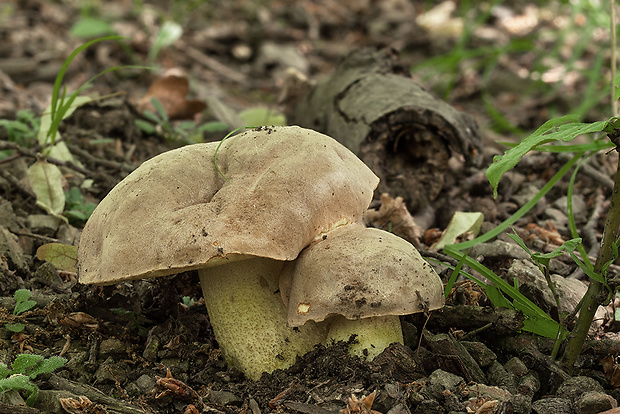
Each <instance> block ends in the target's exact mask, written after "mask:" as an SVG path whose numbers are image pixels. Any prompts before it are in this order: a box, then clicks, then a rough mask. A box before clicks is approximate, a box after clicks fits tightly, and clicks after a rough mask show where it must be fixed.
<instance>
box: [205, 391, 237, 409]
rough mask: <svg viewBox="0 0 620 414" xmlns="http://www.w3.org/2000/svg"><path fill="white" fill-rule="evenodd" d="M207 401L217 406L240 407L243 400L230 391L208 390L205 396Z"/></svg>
mask: <svg viewBox="0 0 620 414" xmlns="http://www.w3.org/2000/svg"><path fill="white" fill-rule="evenodd" d="M207 397H208V399H209V401H211V402H212V403H214V404H218V405H241V404H242V403H243V399H242V398H240V397H239V396H237V395H236V394H233V393H232V392H230V391H215V390H210V391H209V393H208V394H207Z"/></svg>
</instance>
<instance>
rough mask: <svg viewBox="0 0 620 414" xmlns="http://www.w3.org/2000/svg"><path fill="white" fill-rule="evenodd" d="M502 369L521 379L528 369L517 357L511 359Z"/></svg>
mask: <svg viewBox="0 0 620 414" xmlns="http://www.w3.org/2000/svg"><path fill="white" fill-rule="evenodd" d="M504 369H505V370H506V371H508V372H511V373H513V374H514V375H516V376H517V377H522V376H524V375H525V374H527V372H528V369H527V367H526V366H525V364H524V363H523V361H521V360H520V359H519V358H518V357H512V358H510V359H509V360H508V362H506V363H505V364H504Z"/></svg>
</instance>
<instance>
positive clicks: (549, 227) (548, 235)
mask: <svg viewBox="0 0 620 414" xmlns="http://www.w3.org/2000/svg"><path fill="white" fill-rule="evenodd" d="M525 228H526V230H527V231H529V232H530V236H529V237H528V239H531V238H533V237H536V236H538V238H539V239H541V240H542V241H544V242H545V243H547V244H552V245H555V246H560V245H562V244H563V243H564V239H563V238H562V235H561V234H560V233H559V232H558V230H557V229H556V228H555V226H554V225H553V223H552V222H550V221H547V222H546V223H545V227H540V226H539V225H538V224H536V223H529V224H528V225H527V226H525ZM526 241H527V240H526Z"/></svg>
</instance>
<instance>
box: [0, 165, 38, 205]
mask: <svg viewBox="0 0 620 414" xmlns="http://www.w3.org/2000/svg"><path fill="white" fill-rule="evenodd" d="M0 176H2V178H4V179H5V180H7V181H8V182H9V183H11V185H12V186H13V187H15V188H16V189H17V190H18V191H19V192H20V193H22V194H23V195H25V196H26V197H29V198H34V199H35V200H36V198H37V195H36V194H35V193H34V192H33V191H32V190H31V189H29V188H28V187H26V186H25V185H23V184H22V183H21V181H19V180H18V179H17V177H15V176H14V175H13V174H11V173H10V172H8V171H5V170H0Z"/></svg>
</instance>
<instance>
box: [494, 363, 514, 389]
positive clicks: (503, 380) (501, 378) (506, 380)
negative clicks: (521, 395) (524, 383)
mask: <svg viewBox="0 0 620 414" xmlns="http://www.w3.org/2000/svg"><path fill="white" fill-rule="evenodd" d="M487 378H488V379H489V384H491V385H497V386H498V387H503V388H506V389H507V390H509V391H510V392H512V393H516V392H517V377H516V376H515V374H513V373H512V372H508V371H506V370H505V369H504V367H503V366H502V364H500V363H499V362H497V361H493V363H492V364H491V365H489V368H487Z"/></svg>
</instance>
